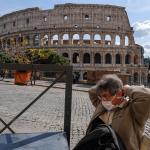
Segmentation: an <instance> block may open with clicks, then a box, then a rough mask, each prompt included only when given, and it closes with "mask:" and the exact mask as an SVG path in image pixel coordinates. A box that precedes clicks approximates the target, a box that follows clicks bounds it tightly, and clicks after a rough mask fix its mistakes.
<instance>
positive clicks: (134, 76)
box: [133, 72, 138, 84]
mask: <svg viewBox="0 0 150 150" xmlns="http://www.w3.org/2000/svg"><path fill="white" fill-rule="evenodd" d="M133 81H134V83H136V84H137V83H138V72H135V73H134V75H133Z"/></svg>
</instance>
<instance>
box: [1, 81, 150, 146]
mask: <svg viewBox="0 0 150 150" xmlns="http://www.w3.org/2000/svg"><path fill="white" fill-rule="evenodd" d="M37 84H40V85H43V86H30V85H28V86H19V85H14V84H13V82H12V81H11V82H6V81H5V82H3V81H0V114H1V118H3V120H4V121H6V122H9V121H10V120H11V119H12V118H13V117H14V116H15V115H17V114H18V113H19V112H20V111H21V110H22V109H23V108H24V107H25V106H27V105H28V104H29V103H30V102H31V101H32V100H33V99H34V98H35V97H36V96H38V95H39V94H40V93H41V92H42V91H43V90H44V89H45V87H44V85H48V81H45V82H37ZM64 87H65V85H64V84H62V83H59V84H57V85H55V87H54V88H52V89H50V90H49V91H48V92H47V93H46V94H45V95H43V96H42V97H41V98H40V99H39V100H38V101H37V102H36V103H35V104H34V105H33V106H31V108H29V109H28V110H27V111H26V112H25V113H24V114H23V115H22V116H21V117H20V118H19V119H17V120H16V121H15V122H14V123H13V124H12V125H11V128H12V129H13V130H14V131H15V132H17V133H28V132H41V131H52V132H53V131H60V130H61V131H62V130H63V118H64V99H65V90H64ZM89 87H90V86H86V85H77V84H76V85H73V92H72V121H71V148H73V147H74V146H75V144H76V143H77V142H78V141H79V139H81V138H82V137H83V135H85V130H86V128H87V125H88V123H89V121H90V118H91V116H92V114H93V111H94V107H93V106H92V105H91V102H90V100H89V97H88V93H87V91H88V89H89ZM2 127H3V124H2V123H0V128H2ZM5 132H8V130H6V131H5ZM146 134H147V135H148V136H150V119H149V120H148V122H147V125H146Z"/></svg>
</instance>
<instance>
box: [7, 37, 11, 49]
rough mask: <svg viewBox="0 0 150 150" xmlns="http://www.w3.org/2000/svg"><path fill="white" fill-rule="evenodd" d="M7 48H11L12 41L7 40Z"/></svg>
mask: <svg viewBox="0 0 150 150" xmlns="http://www.w3.org/2000/svg"><path fill="white" fill-rule="evenodd" d="M7 47H8V48H9V47H10V39H7Z"/></svg>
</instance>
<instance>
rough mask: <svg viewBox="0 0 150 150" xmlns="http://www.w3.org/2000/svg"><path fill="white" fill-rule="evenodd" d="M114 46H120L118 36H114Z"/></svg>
mask: <svg viewBox="0 0 150 150" xmlns="http://www.w3.org/2000/svg"><path fill="white" fill-rule="evenodd" d="M115 45H120V36H119V35H116V38H115Z"/></svg>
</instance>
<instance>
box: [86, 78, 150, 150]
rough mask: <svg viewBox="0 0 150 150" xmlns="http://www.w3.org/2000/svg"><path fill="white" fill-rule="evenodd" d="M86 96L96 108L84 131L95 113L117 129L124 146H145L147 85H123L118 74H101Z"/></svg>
mask: <svg viewBox="0 0 150 150" xmlns="http://www.w3.org/2000/svg"><path fill="white" fill-rule="evenodd" d="M89 97H90V100H91V102H92V104H93V105H94V106H95V107H96V110H95V112H94V114H93V117H92V119H91V121H90V124H89V126H88V129H87V133H88V132H89V131H90V129H91V127H92V123H93V121H94V119H95V118H97V117H99V118H100V119H102V120H103V121H104V122H105V123H106V124H109V125H111V126H112V128H113V129H114V130H115V131H116V132H117V133H118V135H119V136H120V137H121V139H122V141H123V142H124V144H125V146H126V148H127V150H148V147H149V146H150V145H149V143H150V139H148V138H147V137H145V136H143V131H144V126H145V123H146V121H147V119H148V117H149V112H150V89H147V88H144V87H140V86H129V85H125V86H123V83H122V81H121V80H120V78H118V76H116V75H105V76H103V77H102V79H101V80H100V81H99V82H98V83H97V85H96V86H95V87H93V88H91V89H90V90H89ZM143 140H144V145H143V144H142V143H143ZM145 141H146V142H145ZM148 145H149V146H148Z"/></svg>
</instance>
